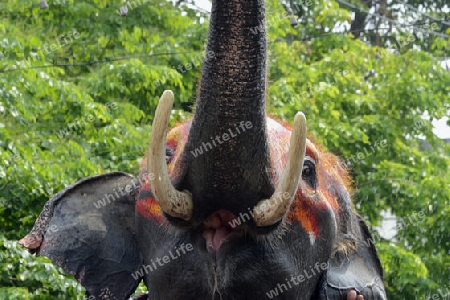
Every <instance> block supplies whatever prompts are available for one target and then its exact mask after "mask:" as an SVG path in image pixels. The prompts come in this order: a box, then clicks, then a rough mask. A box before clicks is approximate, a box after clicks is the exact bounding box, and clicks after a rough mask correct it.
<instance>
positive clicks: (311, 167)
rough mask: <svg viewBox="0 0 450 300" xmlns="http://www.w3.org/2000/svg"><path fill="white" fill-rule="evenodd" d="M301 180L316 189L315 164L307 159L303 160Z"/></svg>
mask: <svg viewBox="0 0 450 300" xmlns="http://www.w3.org/2000/svg"><path fill="white" fill-rule="evenodd" d="M302 179H303V180H304V181H305V182H306V183H307V184H308V185H309V186H310V187H311V188H314V189H315V188H317V176H316V164H315V163H314V162H313V161H311V160H309V159H305V162H304V163H303V170H302Z"/></svg>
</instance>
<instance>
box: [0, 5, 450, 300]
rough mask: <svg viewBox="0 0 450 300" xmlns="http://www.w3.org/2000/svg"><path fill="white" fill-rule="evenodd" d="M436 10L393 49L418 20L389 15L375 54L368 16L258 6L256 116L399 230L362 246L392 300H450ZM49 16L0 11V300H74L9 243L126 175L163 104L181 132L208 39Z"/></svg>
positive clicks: (66, 9)
mask: <svg viewBox="0 0 450 300" xmlns="http://www.w3.org/2000/svg"><path fill="white" fill-rule="evenodd" d="M371 3H372V2H371ZM433 3H437V2H432V1H422V2H418V1H410V2H408V3H407V4H408V5H411V6H413V7H414V8H419V7H420V8H421V9H422V6H423V7H425V8H426V9H427V11H426V13H427V14H429V15H432V16H433V17H434V18H436V19H438V20H440V22H438V23H439V24H440V25H439V28H437V29H436V30H434V32H435V33H439V34H434V35H432V34H430V35H426V36H425V35H424V36H423V38H418V39H415V40H412V39H406V38H405V36H407V35H409V34H410V33H411V34H413V35H414V34H415V35H417V36H420V33H419V32H418V31H417V30H416V29H417V28H422V29H425V30H428V29H430V28H428V27H427V24H429V23H425V22H422V23H424V24H422V23H420V22H419V21H418V20H416V19H411V18H409V17H407V16H408V15H414V16H417V18H419V17H420V18H422V19H423V20H425V19H427V20H430V19H429V18H426V17H424V14H419V13H415V12H414V10H413V9H412V8H410V7H409V6H407V5H402V6H398V5H399V4H398V3H397V4H396V5H397V6H395V5H394V4H392V3H391V2H389V3H386V5H387V8H386V9H389V10H392V11H395V10H393V9H394V8H395V9H397V8H398V9H399V11H400V10H401V11H402V12H403V14H402V17H401V18H398V17H397V19H396V21H398V22H401V23H402V24H404V25H405V26H399V25H397V24H393V23H392V22H388V21H386V22H387V23H386V22H381V23H380V25H377V26H379V27H378V35H379V41H380V42H377V43H375V42H374V41H376V38H374V36H373V34H372V33H373V32H374V31H375V32H376V30H374V29H376V28H375V27H374V28H371V27H370V26H369V25H367V24H366V23H367V22H369V21H367V20H371V19H370V18H373V17H374V16H373V14H374V13H375V11H373V10H372V9H373V8H371V7H369V4H368V3H364V2H359V1H352V2H348V4H350V5H348V4H345V3H343V2H342V0H340V1H303V0H298V1H290V2H284V3H282V2H280V1H275V0H270V1H267V10H268V12H269V13H268V15H267V27H268V31H269V35H270V43H269V48H270V59H269V70H270V73H269V96H268V111H269V112H270V113H271V114H272V115H274V116H275V117H277V118H280V119H282V120H292V117H293V115H294V114H295V112H297V111H298V110H302V111H304V112H305V114H306V116H307V118H308V124H309V131H310V133H311V134H312V135H313V136H314V137H315V139H316V140H317V141H318V142H319V143H320V144H322V145H323V146H324V147H325V148H327V149H329V150H331V151H333V152H335V153H337V154H339V155H340V156H341V157H342V158H343V159H344V162H345V165H346V166H347V167H349V168H351V170H352V173H353V176H354V180H355V187H356V189H355V191H354V203H355V206H356V208H357V210H358V211H359V212H360V214H361V215H363V216H364V218H365V219H366V220H367V221H368V222H369V223H370V224H371V225H372V226H377V225H379V224H380V222H381V220H382V218H381V214H380V213H381V212H382V211H389V212H391V213H392V214H394V215H395V216H396V217H397V221H398V222H397V223H398V226H397V229H398V232H397V234H396V236H395V237H394V238H393V239H391V240H386V239H383V238H382V237H380V236H376V237H375V241H374V242H377V248H378V250H379V252H380V256H381V258H382V262H383V266H384V268H385V272H386V274H385V277H386V278H385V283H386V286H387V290H388V293H389V295H388V297H389V299H424V298H425V297H426V296H428V295H433V294H437V295H439V289H441V292H442V293H446V290H445V288H448V289H450V287H449V286H448V285H449V282H450V258H449V253H450V228H449V226H448V224H449V213H450V211H449V210H450V209H449V206H448V204H449V201H450V186H449V182H448V173H449V169H450V159H449V146H448V145H445V144H444V143H443V142H442V141H441V140H440V139H439V138H438V137H436V136H435V135H434V133H433V132H432V125H431V121H432V120H435V119H439V118H442V117H443V116H444V115H446V114H447V115H448V113H447V112H448V111H449V109H450V101H449V96H450V87H449V84H448V83H449V82H450V72H449V71H446V70H445V69H444V68H442V66H441V64H440V59H441V58H442V57H443V56H445V55H448V53H449V52H450V42H449V38H448V35H450V31H449V30H448V27H445V26H446V25H445V23H443V22H447V21H446V20H445V19H444V12H445V6H444V5H441V6H439V5H435V4H433ZM47 4H48V9H41V8H40V3H39V1H36V0H27V1H18V0H11V1H8V3H4V2H2V3H0V9H1V10H0V11H1V12H2V14H3V15H2V18H1V20H2V21H1V23H0V36H2V38H1V39H0V257H1V260H0V270H1V272H0V274H1V275H0V298H1V299H28V298H29V299H55V298H65V299H69V298H73V299H75V298H78V299H80V298H82V296H80V295H81V294H82V290H83V289H82V288H81V287H80V285H78V284H77V283H76V281H75V280H74V279H72V277H70V276H65V275H60V274H64V273H63V272H62V271H61V270H60V269H59V268H57V267H55V266H54V265H53V264H51V263H50V262H49V260H47V259H45V258H38V259H35V258H34V257H31V256H30V255H29V254H28V253H26V252H25V251H24V250H21V249H20V247H18V245H17V243H16V242H15V241H16V240H17V239H19V238H20V237H22V236H23V235H24V234H25V233H26V232H28V230H29V229H30V228H31V226H32V224H33V222H34V220H35V218H36V217H37V215H38V214H39V212H40V211H41V209H42V206H43V204H44V203H45V202H46V201H47V200H48V198H49V197H50V196H51V195H52V194H54V193H55V192H57V191H59V190H61V189H63V188H64V187H65V186H67V185H69V184H71V183H74V182H75V181H77V180H79V179H81V178H83V177H86V176H91V175H95V174H99V173H103V172H107V171H115V170H121V171H126V172H130V173H132V174H136V173H137V170H138V162H139V160H140V157H141V156H142V155H143V154H144V152H145V150H146V147H147V143H148V134H149V132H150V126H149V124H151V121H152V117H153V113H154V110H155V108H156V103H157V99H158V98H159V96H160V95H161V93H162V91H163V90H164V89H172V90H174V92H175V95H176V104H175V109H174V111H173V115H172V117H173V118H172V123H173V124H174V123H175V122H179V121H183V120H186V119H187V118H189V116H190V115H191V113H192V107H193V105H194V99H195V94H196V90H197V85H198V78H199V77H200V71H201V65H200V64H201V62H202V59H203V53H202V51H203V49H204V45H205V41H206V36H207V20H208V18H207V14H206V13H205V12H203V11H199V10H194V9H193V6H192V5H186V3H185V2H179V3H175V4H172V3H171V2H166V1H159V0H151V1H144V0H140V1H138V0H135V1H129V2H128V4H125V5H126V8H127V10H128V11H127V16H126V17H124V16H121V11H120V8H121V7H123V5H124V4H123V3H122V2H121V1H118V0H114V1H108V3H105V1H101V0H84V1H70V0H54V1H50V0H49V1H48V2H47ZM371 5H372V4H371ZM376 5H380V3H378V4H376ZM377 7H378V6H377ZM363 9H364V10H368V11H369V9H371V10H370V11H369V13H368V14H367V15H366V16H365V17H364V24H366V25H365V26H364V27H362V25H358V24H356V23H358V22H360V21H358V20H359V19H361V17H358V13H357V12H358V11H359V10H363ZM447 9H448V8H447ZM447 11H448V10H447ZM122 12H123V11H122ZM352 12H354V13H355V18H352V17H351V16H352ZM423 12H425V10H424V11H423ZM122 14H123V13H122ZM371 14H372V15H371ZM358 18H359V19H358ZM292 19H294V20H297V21H296V22H294V24H295V23H298V25H296V26H295V28H293V27H292V26H291V22H292ZM428 22H429V21H428ZM436 22H437V21H436ZM389 25H392V30H391V31H390V32H389V30H388V29H386V30H384V29H383V30H382V29H380V28H381V26H383V27H387V28H389ZM406 25H414V27H413V26H409V27H408V26H406ZM444 25H445V26H444ZM442 26H444V27H442ZM400 27H402V28H400ZM406 28H409V29H408V30H407V29H406ZM356 29H357V30H359V31H360V32H361V33H360V34H359V35H358V34H357V33H356V31H355V30H356ZM361 29H364V30H363V31H361ZM401 29H402V30H401ZM403 29H404V30H403ZM256 30H258V28H255V31H256ZM346 30H350V31H351V32H350V33H347V32H346ZM76 33H78V34H76ZM352 33H353V34H352ZM355 36H356V37H358V38H355ZM390 36H394V38H395V40H396V41H397V43H398V41H403V42H402V44H400V43H399V44H400V45H401V46H400V47H399V46H397V44H396V43H395V42H394V41H392V39H391V38H390ZM390 41H392V42H390ZM375 45H378V47H377V46H375ZM52 46H53V47H52ZM424 115H426V116H428V117H426V118H424V117H423V116H424ZM421 139H425V140H426V142H427V143H428V144H429V145H430V146H431V148H429V149H428V150H424V149H422V148H421ZM368 242H371V241H368Z"/></svg>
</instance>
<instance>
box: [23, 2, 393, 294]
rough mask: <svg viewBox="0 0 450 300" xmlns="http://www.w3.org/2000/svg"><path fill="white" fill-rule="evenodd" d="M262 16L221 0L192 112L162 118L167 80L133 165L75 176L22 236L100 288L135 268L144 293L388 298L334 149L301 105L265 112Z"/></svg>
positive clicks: (129, 279) (116, 287) (133, 282)
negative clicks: (143, 150) (288, 121)
mask: <svg viewBox="0 0 450 300" xmlns="http://www.w3.org/2000/svg"><path fill="white" fill-rule="evenodd" d="M264 15H265V11H264V1H263V0H245V1H243V0H214V1H213V6H212V13H211V21H210V29H209V37H208V44H207V49H206V55H205V63H204V67H203V72H202V79H201V86H200V92H199V95H198V99H197V109H196V112H195V116H194V117H193V119H192V121H189V122H186V123H184V124H181V125H179V126H177V127H175V128H173V129H172V130H170V131H168V130H167V126H168V119H169V116H170V112H171V108H172V103H173V101H174V95H173V94H172V92H171V91H165V92H164V94H163V95H162V97H161V100H160V103H159V105H158V108H157V110H156V113H155V118H154V123H153V127H152V133H151V139H150V145H149V151H148V155H147V156H146V158H145V160H144V162H143V164H142V169H141V171H140V174H139V178H138V179H134V178H133V177H132V176H130V175H128V174H125V173H120V172H115V173H109V174H104V175H100V176H96V177H91V178H87V179H84V180H82V181H80V182H78V183H76V184H74V185H73V186H70V187H68V188H67V189H65V190H64V191H62V192H60V193H58V194H57V195H55V196H54V197H53V198H52V199H51V200H50V201H49V202H47V204H46V205H45V207H44V209H43V212H42V213H41V215H40V216H39V218H38V219H37V221H36V224H35V226H34V228H33V230H32V231H31V232H30V233H29V234H28V235H27V236H26V237H25V238H24V239H22V240H21V241H20V243H21V244H22V245H24V246H25V247H27V248H29V249H31V250H32V251H33V252H36V253H37V254H40V255H45V256H48V257H50V258H51V259H52V260H53V261H55V262H56V263H57V264H58V265H60V266H62V267H63V268H64V269H65V270H66V271H68V272H69V273H71V274H73V275H74V276H75V277H76V278H77V279H78V280H79V281H80V282H81V283H82V284H83V286H85V288H86V290H87V293H88V295H91V296H93V297H95V298H96V299H124V298H126V297H128V296H129V295H130V294H131V293H133V291H134V290H135V289H136V286H137V285H138V283H139V282H140V281H141V280H143V281H144V283H145V285H146V286H147V287H148V290H149V292H148V295H147V296H148V298H149V299H264V298H265V297H269V298H275V297H278V298H277V299H346V295H347V292H348V291H349V290H356V292H357V293H358V294H361V295H364V297H365V299H385V293H384V286H383V281H382V280H383V275H382V268H381V265H380V261H379V259H378V256H377V253H376V250H375V247H374V245H373V244H372V243H371V242H372V239H371V236H370V233H369V232H368V230H367V227H366V225H365V224H364V222H363V221H362V219H361V218H360V217H359V216H358V215H356V214H355V213H354V212H353V211H352V208H351V202H350V196H349V192H348V191H349V180H348V177H347V174H346V172H345V170H344V169H343V168H341V167H339V162H338V159H337V158H336V157H335V156H333V155H332V154H330V153H327V152H325V151H322V150H321V149H320V148H319V147H318V146H317V145H315V144H313V143H312V142H311V141H310V140H309V139H308V138H307V137H306V120H305V116H304V115H303V114H302V113H298V114H297V115H296V117H295V119H294V122H293V124H294V125H293V127H292V129H290V128H287V127H285V126H283V125H281V124H280V123H278V122H277V121H275V120H273V119H271V118H268V117H267V116H266V113H265V97H266V76H267V74H266V44H267V41H266V34H265V30H264V28H262V29H261V28H260V24H261V23H264ZM255 27H258V28H260V30H258V31H255V30H254V28H255ZM51 228H53V230H51ZM352 293H355V292H352ZM355 294H356V293H355ZM355 297H356V296H355Z"/></svg>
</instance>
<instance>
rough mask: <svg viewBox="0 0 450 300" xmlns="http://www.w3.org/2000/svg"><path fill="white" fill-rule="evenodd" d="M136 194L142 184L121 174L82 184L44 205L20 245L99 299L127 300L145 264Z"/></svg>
mask: <svg viewBox="0 0 450 300" xmlns="http://www.w3.org/2000/svg"><path fill="white" fill-rule="evenodd" d="M138 190H139V180H137V179H134V178H133V177H132V176H130V175H128V174H126V173H122V172H113V173H107V174H103V175H99V176H94V177H89V178H86V179H83V180H81V181H78V182H77V183H75V184H74V185H71V186H69V187H68V188H66V189H65V190H63V191H61V192H59V193H58V194H56V195H55V196H53V198H51V199H50V200H49V201H48V202H47V203H46V204H45V206H44V208H43V210H42V212H41V214H40V215H39V217H38V219H37V220H36V222H35V224H34V227H33V229H32V230H31V232H30V233H29V234H28V235H27V236H25V237H24V238H23V239H21V240H20V241H19V244H21V245H22V246H24V247H26V248H28V249H30V252H32V253H36V255H37V256H39V255H43V256H46V257H48V258H50V259H51V260H53V261H54V262H55V263H56V264H57V265H59V266H60V267H62V268H63V269H64V270H65V271H66V272H68V273H70V274H72V275H74V276H75V278H76V279H77V280H78V281H79V282H80V283H81V284H82V285H83V286H84V287H85V288H86V290H87V293H88V295H90V296H95V299H127V298H128V297H129V296H130V295H131V294H132V293H133V292H134V291H135V289H136V287H137V286H138V284H139V282H140V280H141V277H140V276H138V275H137V274H136V273H135V272H136V271H137V270H138V268H139V267H140V266H141V265H142V262H143V259H142V255H141V253H140V251H139V248H138V243H137V240H136V236H135V202H136V201H135V196H136V194H137V192H138ZM132 274H133V275H132Z"/></svg>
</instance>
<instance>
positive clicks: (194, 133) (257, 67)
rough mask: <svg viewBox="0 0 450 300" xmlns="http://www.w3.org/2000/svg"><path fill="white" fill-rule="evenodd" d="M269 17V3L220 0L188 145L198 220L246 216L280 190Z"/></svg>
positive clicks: (189, 181)
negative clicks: (270, 127)
mask: <svg viewBox="0 0 450 300" xmlns="http://www.w3.org/2000/svg"><path fill="white" fill-rule="evenodd" d="M264 22H265V20H264V1H263V0H245V1H242V0H216V1H213V5H212V12H211V23H210V28H209V38H208V46H207V50H206V58H205V64H204V67H203V74H202V79H201V87H200V94H199V99H198V103H197V109H196V113H195V117H194V120H193V122H192V127H191V130H190V133H189V140H188V143H187V145H186V148H185V158H186V167H187V168H186V169H185V170H186V172H187V173H186V176H185V178H184V179H185V180H184V181H183V182H182V184H181V186H180V188H181V187H183V188H186V189H188V190H189V191H190V192H191V193H192V194H193V200H194V203H195V204H194V218H203V217H205V216H207V215H208V214H209V213H211V212H213V211H216V210H218V209H222V208H223V209H228V210H230V211H232V212H234V213H239V212H241V211H243V210H247V209H248V208H252V207H253V206H254V205H255V204H256V203H257V202H258V201H259V200H260V199H262V198H264V197H269V196H270V195H271V194H272V193H273V190H274V189H273V185H272V183H271V181H270V178H269V167H270V165H269V148H268V141H267V133H266V119H265V93H266V34H265V25H264V24H265V23H264ZM199 150H202V152H203V154H200V151H199ZM196 151H197V152H196Z"/></svg>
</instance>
